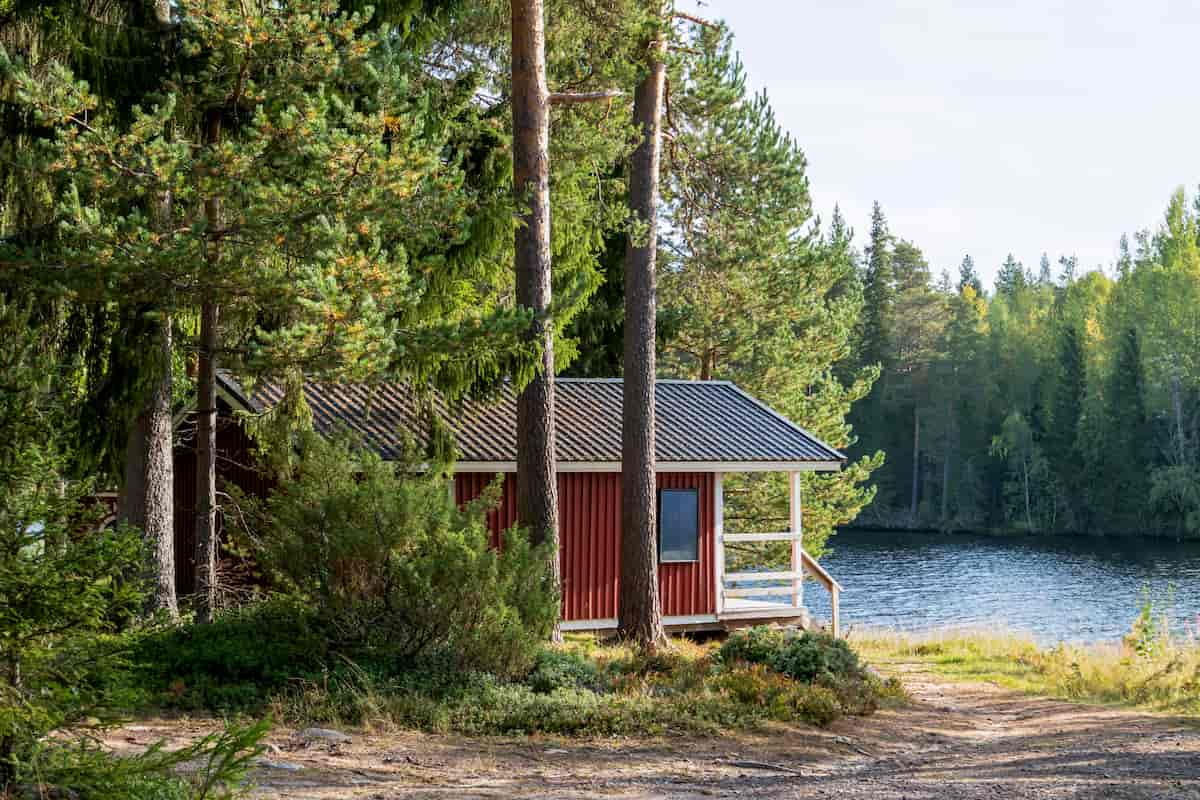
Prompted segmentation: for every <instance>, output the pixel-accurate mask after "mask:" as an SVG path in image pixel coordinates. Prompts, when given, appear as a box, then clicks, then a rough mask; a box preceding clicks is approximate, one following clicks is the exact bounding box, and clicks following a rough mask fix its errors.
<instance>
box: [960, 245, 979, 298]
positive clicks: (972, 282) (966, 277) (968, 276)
mask: <svg viewBox="0 0 1200 800" xmlns="http://www.w3.org/2000/svg"><path fill="white" fill-rule="evenodd" d="M968 286H970V287H971V290H972V291H973V292H975V296H976V297H981V296H983V281H981V280H980V279H979V273H978V272H976V271H975V259H973V258H971V256H970V255H965V256H963V260H962V264H960V265H959V267H958V291H959V292H961V291H962V290H963V289H965V288H966V287H968Z"/></svg>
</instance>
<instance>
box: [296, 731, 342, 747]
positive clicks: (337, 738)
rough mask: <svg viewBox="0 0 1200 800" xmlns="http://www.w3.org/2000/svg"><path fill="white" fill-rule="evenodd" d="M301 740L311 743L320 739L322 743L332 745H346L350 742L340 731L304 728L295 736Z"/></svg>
mask: <svg viewBox="0 0 1200 800" xmlns="http://www.w3.org/2000/svg"><path fill="white" fill-rule="evenodd" d="M297 736H299V737H300V738H301V739H305V740H308V741H312V740H314V739H320V740H321V741H324V742H333V743H334V744H346V743H347V742H349V741H350V737H349V736H348V735H347V734H344V733H342V732H341V731H335V730H330V729H329V728H305V729H304V730H302V731H300V733H298V734H297Z"/></svg>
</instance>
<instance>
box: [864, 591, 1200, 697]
mask: <svg viewBox="0 0 1200 800" xmlns="http://www.w3.org/2000/svg"><path fill="white" fill-rule="evenodd" d="M854 644H855V647H856V648H857V649H858V650H859V652H861V653H862V654H863V655H864V656H865V657H867V658H869V659H871V660H873V661H875V662H876V663H880V664H887V663H897V662H905V661H908V662H911V661H914V660H915V661H917V662H919V663H922V664H926V665H928V666H929V667H931V668H932V669H933V670H934V671H935V672H937V673H939V674H942V675H946V676H948V677H950V678H954V679H959V680H971V681H991V682H994V683H996V684H999V685H1001V686H1005V687H1008V688H1012V689H1016V690H1019V691H1022V692H1027V693H1029V694H1037V695H1045V696H1050V697H1057V698H1061V699H1064V700H1072V701H1078V702H1087V703H1098V704H1117V705H1124V706H1131V707H1136V708H1141V709H1145V710H1151V711H1160V712H1169V713H1174V714H1181V715H1186V716H1197V717H1200V640H1198V638H1197V632H1196V631H1195V630H1185V631H1183V632H1172V631H1171V629H1170V627H1169V626H1168V625H1167V624H1166V620H1165V618H1163V617H1161V616H1159V615H1157V614H1155V613H1154V610H1153V607H1152V606H1150V607H1144V608H1143V612H1142V614H1141V615H1140V616H1139V618H1138V622H1137V623H1135V624H1134V627H1133V630H1132V631H1131V632H1130V634H1129V635H1127V636H1126V637H1125V638H1124V639H1123V640H1122V641H1120V642H1107V643H1097V644H1091V645H1070V644H1060V645H1058V646H1057V647H1040V646H1038V645H1037V644H1036V643H1035V642H1034V641H1033V639H1032V638H1031V637H1029V636H1028V635H1026V634H1022V633H1017V632H995V631H980V630H947V631H938V632H931V633H922V634H905V633H895V632H881V631H875V632H869V633H866V634H863V635H860V636H856V637H855V640H854Z"/></svg>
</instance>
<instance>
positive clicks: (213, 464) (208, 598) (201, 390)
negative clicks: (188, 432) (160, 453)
mask: <svg viewBox="0 0 1200 800" xmlns="http://www.w3.org/2000/svg"><path fill="white" fill-rule="evenodd" d="M219 321H220V308H219V306H218V305H217V304H216V303H214V302H212V301H206V302H205V303H204V304H203V305H202V306H201V308H200V353H199V358H198V359H197V365H196V551H195V559H196V596H195V603H196V621H197V622H200V623H206V622H211V621H212V615H213V612H214V611H215V610H216V605H217V552H218V549H219V544H218V534H217V381H216V370H217V360H216V349H217V346H218V334H217V325H218V323H219Z"/></svg>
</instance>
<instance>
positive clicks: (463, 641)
mask: <svg viewBox="0 0 1200 800" xmlns="http://www.w3.org/2000/svg"><path fill="white" fill-rule="evenodd" d="M301 451H302V452H301V458H300V459H299V461H298V464H297V466H296V468H295V471H294V473H292V474H290V475H288V476H286V477H285V479H283V480H282V481H281V484H280V486H279V488H278V489H277V491H275V492H274V493H273V494H272V495H271V497H270V498H269V499H267V500H266V501H265V502H262V503H257V504H255V503H251V505H252V506H253V508H254V511H253V513H251V514H250V515H248V517H247V520H249V524H248V525H247V526H246V531H245V532H246V533H247V534H248V536H249V539H250V541H251V543H252V544H253V546H254V549H255V551H256V554H257V556H258V559H259V561H260V562H261V563H262V564H263V566H264V567H265V568H266V569H267V570H268V572H269V574H270V575H271V576H272V577H273V578H274V579H275V581H276V583H277V585H278V586H279V587H280V588H282V589H283V590H284V591H287V592H289V593H290V594H292V595H294V596H295V597H297V598H299V599H300V600H302V601H303V602H307V603H310V604H311V605H312V607H313V609H314V611H315V612H316V613H317V615H318V618H319V619H320V620H321V624H322V625H323V626H324V627H325V628H326V630H327V635H328V637H329V640H330V645H331V647H332V648H333V649H335V650H338V651H339V652H344V653H347V654H350V655H352V657H353V658H355V659H356V660H364V661H366V662H370V663H381V664H383V663H391V664H393V668H394V669H395V670H400V669H404V668H407V667H410V666H411V665H412V664H414V663H416V662H417V661H418V660H419V659H421V658H422V657H425V656H428V655H430V654H431V653H439V652H440V653H443V654H450V656H451V657H452V658H453V659H454V660H455V661H456V669H458V670H467V671H470V670H478V671H486V672H493V673H495V674H499V675H514V676H515V675H523V674H525V673H526V672H527V671H528V670H529V668H530V666H531V665H532V663H533V658H534V656H535V654H536V653H537V650H538V648H539V647H540V645H541V642H543V641H544V640H545V639H546V637H547V636H548V634H549V632H550V630H551V628H552V626H553V624H554V619H555V615H556V614H557V611H558V591H557V587H556V586H554V584H553V581H552V579H551V577H550V574H549V570H548V564H549V555H548V551H547V550H545V549H543V548H533V547H531V546H530V544H529V542H528V538H527V537H526V536H525V535H524V534H523V533H522V532H521V531H518V530H511V531H508V532H506V534H505V539H504V546H503V547H502V548H500V549H495V548H491V547H489V546H488V539H489V533H488V529H487V525H486V521H485V517H486V511H487V508H488V506H489V505H490V504H492V503H494V502H495V500H496V495H495V492H494V491H493V492H490V493H488V494H487V496H486V497H485V498H484V499H482V500H481V501H478V502H475V503H472V504H470V506H469V507H468V508H466V509H465V510H460V509H459V508H458V507H457V506H456V505H455V504H454V502H453V501H452V500H451V499H450V498H449V496H448V494H447V492H446V483H445V478H444V476H443V475H442V474H441V472H440V471H439V470H438V469H437V468H428V469H424V470H419V469H417V468H416V465H415V464H405V465H400V466H399V467H397V465H395V464H392V463H387V462H384V461H382V460H381V459H380V457H379V456H378V454H377V453H375V452H374V450H371V449H368V448H364V447H361V446H359V445H358V444H356V443H355V442H354V441H353V440H351V439H349V438H344V437H333V438H326V437H322V436H319V435H317V434H315V433H310V434H308V435H306V436H303V437H302V440H301Z"/></svg>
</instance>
